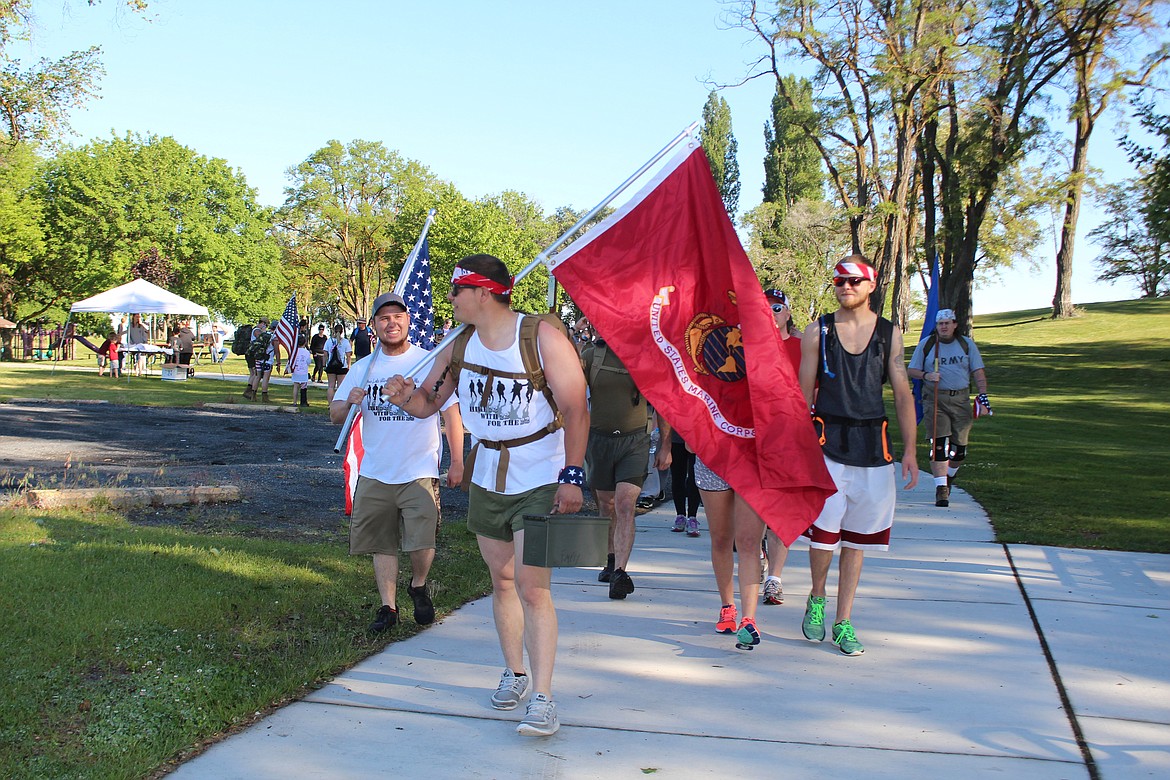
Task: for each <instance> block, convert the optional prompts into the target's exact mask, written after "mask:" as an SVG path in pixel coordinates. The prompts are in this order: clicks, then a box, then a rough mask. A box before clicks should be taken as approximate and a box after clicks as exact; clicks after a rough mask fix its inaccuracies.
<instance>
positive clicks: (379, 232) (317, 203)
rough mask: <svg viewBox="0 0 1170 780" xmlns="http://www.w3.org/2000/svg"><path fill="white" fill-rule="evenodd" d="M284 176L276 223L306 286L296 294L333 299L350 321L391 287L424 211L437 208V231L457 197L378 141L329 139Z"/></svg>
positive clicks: (423, 219) (293, 267) (420, 166)
mask: <svg viewBox="0 0 1170 780" xmlns="http://www.w3.org/2000/svg"><path fill="white" fill-rule="evenodd" d="M287 176H288V178H289V180H290V184H289V186H287V187H286V188H285V202H284V205H283V206H282V207H281V209H280V212H279V222H280V230H281V237H282V241H283V243H284V247H285V251H286V255H285V257H286V261H287V262H288V263H289V264H290V266H291V270H292V272H293V274H294V276H295V277H297V278H300V279H301V280H302V281H303V283H304V284H305V285H307V287H308V289H305V290H298V292H302V293H305V297H306V298H308V297H311V298H312V299H313V300H317V301H324V302H334V301H335V302H336V304H335V305H336V310H337V311H338V312H339V313H340V314H341V315H342V316H344V317H347V318H350V319H354V318H356V317H358V316H363V317H364V316H367V314H368V312H369V310H370V305H371V304H372V303H373V300H374V298H375V297H376V296H377V295H378V293H379V292H384V291H386V290H389V289H391V288H392V287H393V286H394V282H395V280H396V279H397V277H398V273H399V272H400V271H401V269H402V265H403V262H404V261H405V259H406V257H407V256H408V255H409V253H410V250H411V248H412V247H413V246H414V244H415V241H416V240H417V238H418V234H419V232H420V231H421V230H422V226H423V224H424V223H425V222H426V217H427V212H428V211H429V210H430V209H431V208H439V209H440V210H439V220H440V222H437V223H436V227H438V224H441V221H443V220H446V218H447V216H446V213H445V212H446V211H449V208H447V206H449V205H450V204H459V203H460V202H461V201H462V200H463V198H462V196H460V195H459V194H458V192H457V191H455V190H454V188H453V187H448V186H444V184H443V183H442V182H440V181H439V180H438V178H437V177H435V175H434V174H433V173H431V171H430V170H429V169H428V168H427V167H426V166H424V165H423V164H422V163H420V162H418V161H416V160H408V159H406V158H404V157H402V155H401V154H399V153H398V152H397V151H391V150H389V149H387V148H386V147H385V146H384V145H383V144H382V143H381V142H379V141H363V140H354V141H351V142H350V143H349V144H344V145H343V144H342V143H341V142H340V141H336V140H332V141H330V142H329V143H328V144H326V145H325V146H323V147H321V148H320V149H318V150H317V151H315V152H313V153H312V154H311V155H309V156H308V157H307V158H306V159H305V161H304V162H302V163H300V164H299V165H297V166H296V167H294V168H291V169H289V171H288V173H287ZM443 201H447V203H443ZM434 232H435V230H434V229H433V230H432V234H434ZM435 241H436V239H435V238H432V240H431V251H432V255H434V253H435ZM437 293H438V291H436V294H437ZM436 316H437V315H436Z"/></svg>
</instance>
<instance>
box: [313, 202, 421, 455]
mask: <svg viewBox="0 0 1170 780" xmlns="http://www.w3.org/2000/svg"><path fill="white" fill-rule="evenodd" d="M434 221H435V210H434V209H431V210H430V211H428V212H427V221H426V222H424V223H423V227H422V232H420V233H419V235H418V241H415V242H414V248H413V249H411V250H410V254H408V255H407V256H406V262H405V263H403V264H402V270H401V271H400V272H399V274H398V281H396V282H395V283H394V294H395V295H402V292H403V291H404V290H405V289H406V282H407V280H408V278H409V277H410V272H411V270H412V269H413V268H414V263H415V261H416V260H417V259H418V253H419V252H421V251H422V245H423V242H424V241H426V240H427V231H429V230H430V229H431V225H432V224H434ZM370 319H371V320H372V319H373V316H371V317H370ZM371 324H372V323H371ZM381 348H382V345H381V344H379V345H378V346H377V347H376V349H381ZM373 367H374V361H373V360H371V361H369V362H368V363H366V373H365V374H364V375H363V376H362V381H361V386H362V387H365V384H366V382H368V381H369V380H370V370H371V369H372V368H373ZM357 413H358V406H357V405H356V404H355V405H354V406H351V407H349V413H348V414H346V416H345V422H344V423H342V424H341V433H339V434H338V435H337V442H336V443H335V444H334V445H333V451H334V452H341V448H342V447H344V446H345V439H346V437H347V436H349V429H350V428H352V427H353V421H354V419H355V418H357Z"/></svg>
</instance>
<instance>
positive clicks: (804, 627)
mask: <svg viewBox="0 0 1170 780" xmlns="http://www.w3.org/2000/svg"><path fill="white" fill-rule="evenodd" d="M800 630H801V631H803V632H804V638H805V639H807V640H808V641H810V642H824V641H825V597H824V596H809V597H808V605H807V606H806V607H805V608H804V622H803V623H801V624H800Z"/></svg>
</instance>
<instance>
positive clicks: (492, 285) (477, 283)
mask: <svg viewBox="0 0 1170 780" xmlns="http://www.w3.org/2000/svg"><path fill="white" fill-rule="evenodd" d="M508 282H509V283H508V285H507V286H506V287H505V286H504V285H502V284H500V283H499V282H497V281H496V280H494V279H489V278H487V277H486V276H484V275H483V274H477V273H476V272H475V271H468V270H467V269H466V268H460V267H459V266H455V272H454V273H453V274H451V284H453V285H455V284H459V285H462V286H464V287H482V288H484V289H485V290H487V291H488V292H494V293H496V294H497V295H507V294H508V293H510V292H512V280H511V279H509V280H508Z"/></svg>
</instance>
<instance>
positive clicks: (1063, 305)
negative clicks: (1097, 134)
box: [1052, 108, 1093, 320]
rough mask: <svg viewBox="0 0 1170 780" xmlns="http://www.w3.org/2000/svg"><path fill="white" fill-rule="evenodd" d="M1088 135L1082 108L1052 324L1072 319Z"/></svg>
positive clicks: (1090, 126)
mask: <svg viewBox="0 0 1170 780" xmlns="http://www.w3.org/2000/svg"><path fill="white" fill-rule="evenodd" d="M1092 134H1093V121H1092V119H1091V117H1090V116H1089V115H1088V109H1087V108H1082V109H1081V113H1080V115H1079V116H1078V117H1077V129H1076V140H1075V142H1074V144H1073V165H1072V178H1071V179H1070V182H1069V187H1068V199H1067V200H1066V201H1065V205H1064V223H1063V224H1062V225H1061V226H1060V250H1059V251H1058V252H1057V253H1056V294H1055V295H1053V296H1052V318H1053V319H1054V320H1059V319H1065V318H1068V317H1072V316H1074V315H1075V310H1074V309H1073V302H1072V273H1073V248H1074V246H1075V244H1076V240H1077V220H1078V219H1079V218H1080V214H1081V199H1082V198H1083V197H1084V191H1085V170H1086V169H1087V168H1088V147H1089V136H1091V135H1092Z"/></svg>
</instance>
